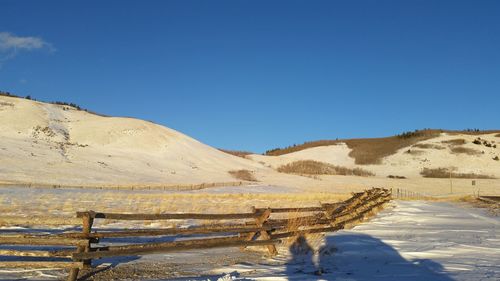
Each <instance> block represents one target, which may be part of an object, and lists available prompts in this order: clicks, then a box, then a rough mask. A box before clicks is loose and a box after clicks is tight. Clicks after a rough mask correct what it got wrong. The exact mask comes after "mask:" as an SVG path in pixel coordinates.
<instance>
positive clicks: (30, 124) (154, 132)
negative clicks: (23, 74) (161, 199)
mask: <svg viewBox="0 0 500 281" xmlns="http://www.w3.org/2000/svg"><path fill="white" fill-rule="evenodd" d="M0 120H1V122H0V159H1V161H0V162H1V165H0V181H1V182H18V183H27V184H29V183H37V184H39V183H43V184H57V185H98V184H109V185H144V184H197V183H213V182H231V181H237V179H235V178H233V177H232V176H231V175H230V174H229V173H228V171H230V170H238V169H248V170H252V171H253V170H259V169H261V170H262V169H263V170H268V169H266V168H264V167H263V166H262V165H260V164H258V163H255V162H253V161H250V160H246V159H243V158H241V157H236V156H232V155H229V154H227V153H224V152H221V151H219V150H217V149H214V148H212V147H210V146H207V145H205V144H203V143H200V142H198V141H196V140H194V139H192V138H190V137H188V136H186V135H184V134H181V133H179V132H177V131H175V130H172V129H169V128H166V127H163V126H160V125H157V124H153V123H150V122H147V121H143V120H138V119H133V118H118V117H102V116H98V115H95V114H91V113H88V112H85V111H82V110H77V109H76V108H74V107H71V106H66V105H55V104H48V103H42V102H36V101H32V100H26V99H22V98H14V97H6V96H0Z"/></svg>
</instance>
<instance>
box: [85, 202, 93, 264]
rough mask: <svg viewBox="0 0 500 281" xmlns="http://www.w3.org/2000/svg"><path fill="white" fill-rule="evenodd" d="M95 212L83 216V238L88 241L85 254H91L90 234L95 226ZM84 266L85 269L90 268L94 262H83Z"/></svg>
mask: <svg viewBox="0 0 500 281" xmlns="http://www.w3.org/2000/svg"><path fill="white" fill-rule="evenodd" d="M93 213H94V212H93V211H88V212H85V213H84V214H83V217H82V220H83V225H82V233H83V236H84V237H85V238H86V239H88V243H87V245H86V246H85V247H83V251H84V252H86V253H87V252H90V232H91V231H92V225H93V224H94V216H93ZM83 266H84V267H85V268H90V267H91V266H92V260H91V259H90V260H83Z"/></svg>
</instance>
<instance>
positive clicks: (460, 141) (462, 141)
mask: <svg viewBox="0 0 500 281" xmlns="http://www.w3.org/2000/svg"><path fill="white" fill-rule="evenodd" d="M441 142H442V143H446V144H449V145H463V144H465V143H466V141H465V139H452V140H445V141H441Z"/></svg>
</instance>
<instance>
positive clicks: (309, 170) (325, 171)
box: [277, 160, 374, 177]
mask: <svg viewBox="0 0 500 281" xmlns="http://www.w3.org/2000/svg"><path fill="white" fill-rule="evenodd" d="M277 170H278V172H280V173H287V174H299V175H300V174H305V175H342V176H346V175H353V176H363V177H367V176H374V174H373V173H372V172H370V171H367V170H364V169H361V168H354V169H350V168H346V167H341V166H335V165H331V164H328V163H323V162H319V161H313V160H301V161H295V162H292V163H288V164H286V165H283V166H280V167H278V169H277Z"/></svg>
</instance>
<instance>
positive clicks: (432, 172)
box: [420, 168, 495, 179]
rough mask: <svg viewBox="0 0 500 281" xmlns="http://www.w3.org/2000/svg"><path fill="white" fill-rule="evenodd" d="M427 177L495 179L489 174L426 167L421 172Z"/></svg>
mask: <svg viewBox="0 0 500 281" xmlns="http://www.w3.org/2000/svg"><path fill="white" fill-rule="evenodd" d="M420 174H421V175H422V176H423V177H425V178H449V177H451V178H456V179H494V178H495V177H493V176H489V175H480V174H475V173H455V172H450V170H449V169H447V168H435V169H430V168H424V169H423V170H422V172H421V173H420Z"/></svg>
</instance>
